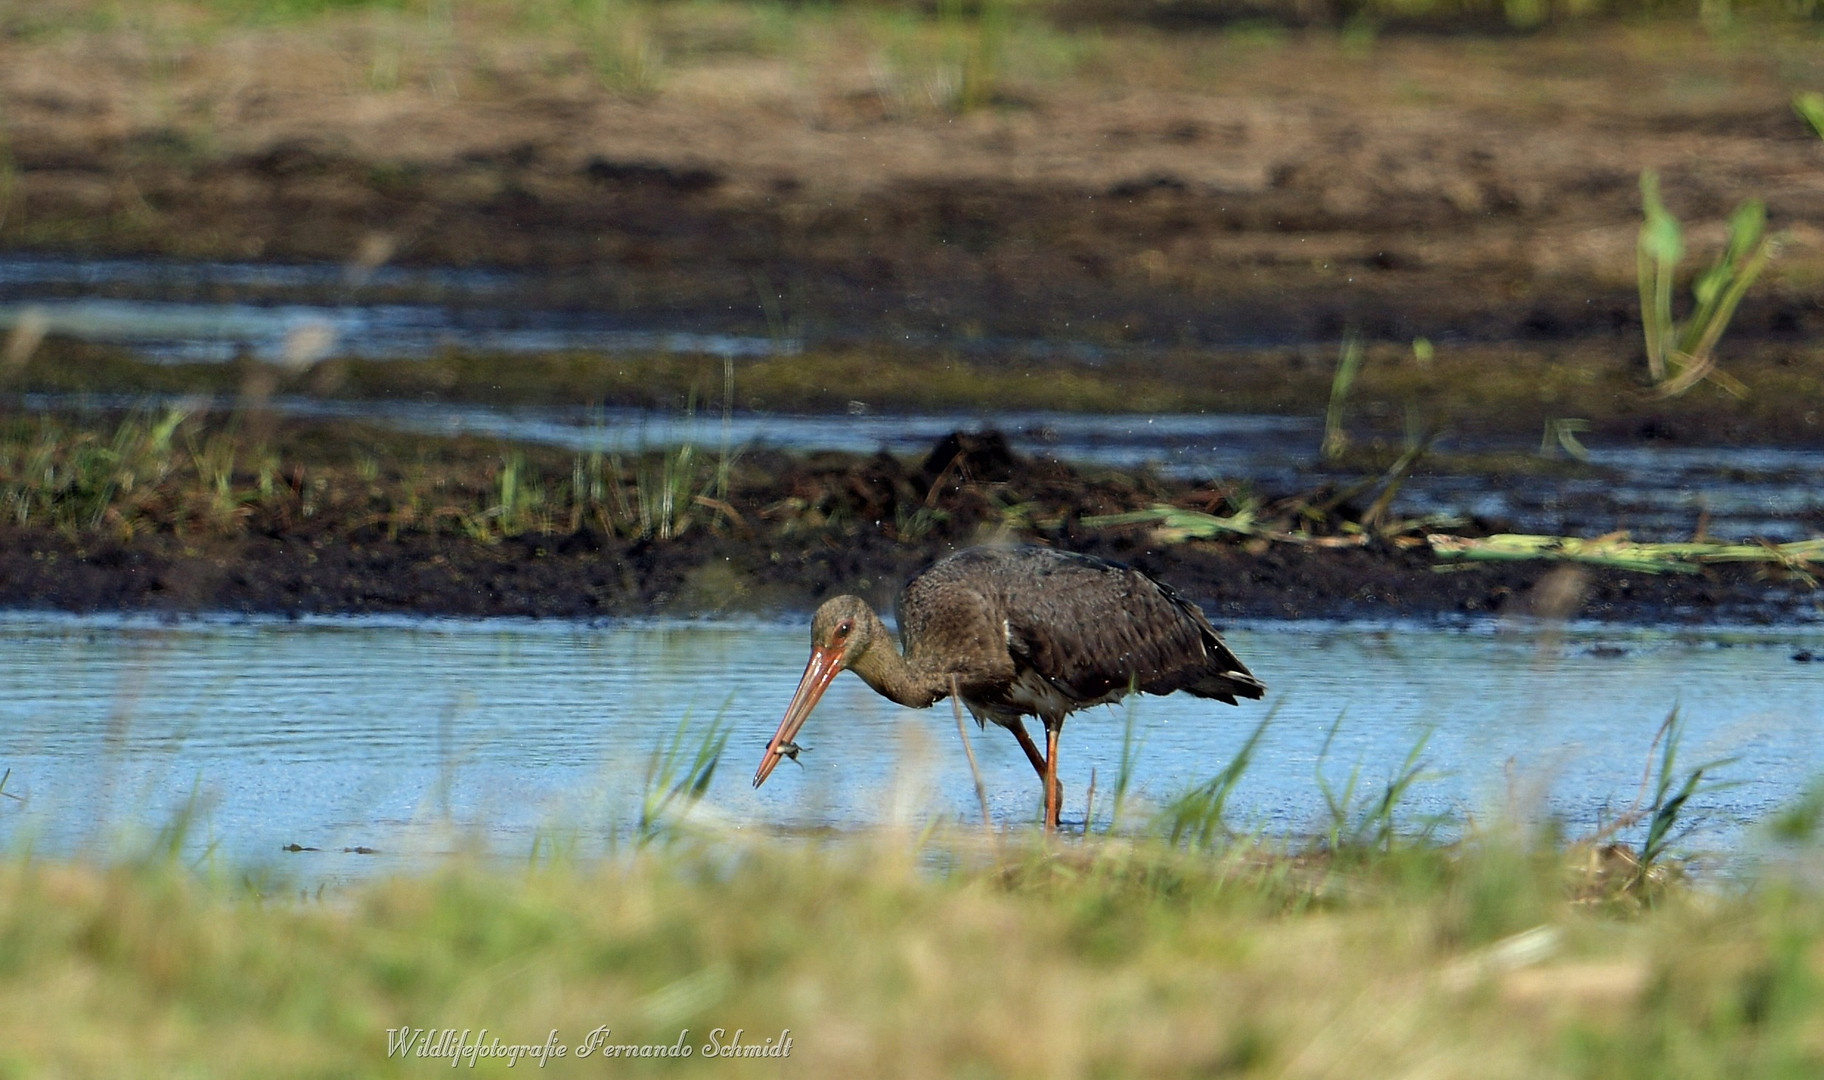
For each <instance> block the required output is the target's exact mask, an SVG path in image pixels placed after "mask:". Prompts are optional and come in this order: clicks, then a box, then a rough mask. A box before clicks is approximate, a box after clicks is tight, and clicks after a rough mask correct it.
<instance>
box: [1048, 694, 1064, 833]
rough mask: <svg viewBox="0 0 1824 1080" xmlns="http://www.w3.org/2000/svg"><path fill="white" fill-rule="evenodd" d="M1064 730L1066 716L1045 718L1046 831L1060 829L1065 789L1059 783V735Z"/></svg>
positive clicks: (1050, 831) (1053, 831)
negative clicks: (1059, 814) (1059, 817)
mask: <svg viewBox="0 0 1824 1080" xmlns="http://www.w3.org/2000/svg"><path fill="white" fill-rule="evenodd" d="M1063 730H1064V718H1063V717H1061V716H1060V717H1058V718H1057V719H1055V720H1053V719H1052V718H1051V717H1046V718H1045V831H1046V832H1048V833H1055V832H1057V831H1058V811H1059V810H1060V809H1061V808H1062V807H1063V805H1064V789H1063V788H1062V787H1060V786H1059V785H1058V735H1059V734H1060V733H1062V732H1063Z"/></svg>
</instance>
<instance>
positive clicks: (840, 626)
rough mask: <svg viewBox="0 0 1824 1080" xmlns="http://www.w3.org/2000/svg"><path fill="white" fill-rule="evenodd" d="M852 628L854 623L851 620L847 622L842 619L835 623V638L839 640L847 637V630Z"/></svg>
mask: <svg viewBox="0 0 1824 1080" xmlns="http://www.w3.org/2000/svg"><path fill="white" fill-rule="evenodd" d="M853 629H855V624H854V623H852V622H849V621H848V620H846V619H845V620H843V621H842V622H839V623H837V624H836V640H837V641H841V640H842V639H843V638H846V637H848V636H849V631H851V630H853Z"/></svg>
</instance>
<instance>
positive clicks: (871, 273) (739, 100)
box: [0, 11, 1824, 364]
mask: <svg viewBox="0 0 1824 1080" xmlns="http://www.w3.org/2000/svg"><path fill="white" fill-rule="evenodd" d="M480 17H481V16H480V15H473V16H459V17H458V18H457V20H456V22H455V23H454V24H453V25H452V26H451V28H450V29H449V32H448V34H449V36H448V39H447V40H440V43H439V44H438V45H437V50H436V52H435V56H434V57H432V56H430V54H428V53H427V57H426V58H417V57H415V55H414V54H413V52H412V50H413V48H414V45H413V42H412V41H411V40H407V41H406V43H405V45H404V46H403V48H404V49H405V51H406V66H405V69H404V75H402V76H400V77H399V78H398V80H397V81H396V82H386V83H384V84H377V83H376V81H375V78H374V76H373V71H374V70H375V68H374V67H373V64H375V63H377V62H378V61H377V60H376V59H375V57H376V56H378V55H379V54H378V53H376V52H375V51H374V50H376V49H379V48H381V46H382V45H384V44H385V41H384V40H382V39H383V38H384V34H385V33H387V32H394V31H387V30H386V27H385V26H382V25H380V24H376V23H374V22H372V21H367V22H364V21H360V20H359V19H354V18H352V17H351V19H350V20H347V21H342V22H337V21H335V20H329V21H326V22H319V23H313V24H310V25H309V26H307V27H304V28H291V29H286V28H283V27H279V28H253V29H249V28H237V29H233V30H228V31H222V32H221V35H222V36H218V37H217V38H215V39H213V40H211V41H209V42H208V43H207V44H196V45H192V44H188V43H186V42H185V41H184V39H183V37H182V36H181V35H172V34H167V35H165V36H164V37H162V38H160V37H158V36H157V35H154V34H152V33H150V32H149V31H145V30H136V29H134V28H133V27H132V26H130V25H124V26H120V27H117V28H115V29H113V30H109V31H97V32H92V33H84V34H74V35H72V34H65V35H55V34H15V35H11V36H0V101H4V102H5V104H6V112H5V128H4V138H5V141H6V151H7V155H8V158H9V160H10V163H11V170H12V173H13V175H12V177H11V179H10V180H9V185H10V187H9V193H8V202H9V206H8V211H7V214H6V217H5V220H4V222H3V223H0V248H5V249H12V250H34V251H59V252H85V253H104V252H105V253H130V254H167V255H174V256H181V257H186V258H199V257H211V258H214V257H227V258H242V259H245V258H258V259H276V260H297V259H321V260H332V261H339V262H349V263H351V265H354V266H357V267H359V266H371V265H373V264H374V263H376V262H380V261H385V260H389V259H390V260H395V261H403V262H409V263H415V264H426V265H452V266H500V267H514V268H524V269H530V270H535V271H536V272H537V273H538V274H539V275H540V276H541V279H542V283H541V285H540V287H539V290H538V291H539V295H540V297H541V299H542V301H543V302H544V303H546V304H549V305H552V306H581V307H588V308H594V309H601V310H610V311H616V312H623V313H626V314H628V315H630V316H635V317H639V318H643V319H647V320H650V321H653V322H657V323H661V324H664V325H672V326H677V325H689V326H691V327H693V328H696V329H704V330H707V329H716V328H722V329H738V330H742V331H747V332H759V333H765V332H767V330H768V328H769V325H770V326H771V327H772V328H773V329H775V330H777V329H780V328H789V329H791V330H793V331H795V332H802V333H804V334H805V335H807V336H809V337H811V338H813V339H817V340H822V341H826V342H828V341H843V340H850V339H860V340H892V339H895V338H899V339H901V340H903V339H904V338H905V337H906V336H907V335H911V336H912V337H913V338H915V339H918V340H932V341H939V342H941V341H947V340H960V341H979V340H994V339H997V338H1011V339H1021V340H1069V341H1087V342H1091V343H1097V344H1120V343H1126V344H1145V345H1151V346H1159V347H1184V348H1193V349H1195V348H1206V347H1218V346H1221V347H1242V348H1252V347H1257V346H1262V345H1273V344H1277V343H1284V342H1305V341H1313V340H1318V341H1325V340H1334V339H1335V338H1336V337H1338V336H1339V335H1340V334H1342V333H1343V332H1344V330H1345V329H1347V328H1355V329H1358V330H1360V331H1362V332H1363V333H1365V334H1366V335H1367V336H1369V337H1370V338H1372V339H1378V340H1388V341H1400V342H1404V341H1407V340H1410V339H1411V338H1412V337H1414V336H1418V335H1429V336H1431V337H1433V338H1439V339H1445V340H1459V341H1512V340H1517V341H1521V342H1531V343H1535V344H1536V345H1537V346H1538V347H1541V348H1548V347H1550V345H1551V344H1552V343H1554V342H1567V341H1596V342H1600V343H1601V347H1602V348H1604V349H1607V350H1611V351H1613V352H1616V353H1618V354H1621V355H1622V356H1624V357H1626V358H1629V359H1636V358H1637V357H1638V354H1639V352H1640V349H1639V346H1638V345H1637V344H1636V343H1635V340H1634V339H1635V337H1637V330H1636V315H1635V308H1636V299H1635V295H1634V292H1635V290H1634V281H1633V274H1634V262H1635V260H1634V244H1635V230H1636V227H1637V222H1638V220H1639V213H1640V211H1639V192H1638V187H1637V179H1638V176H1639V174H1640V172H1641V170H1642V169H1643V168H1655V169H1658V170H1659V171H1660V172H1661V173H1662V174H1663V175H1664V177H1665V186H1666V192H1667V198H1668V200H1669V202H1670V203H1671V205H1672V206H1673V209H1674V210H1675V211H1676V212H1678V213H1680V214H1681V215H1684V216H1685V217H1686V218H1687V220H1688V221H1690V222H1691V223H1693V224H1694V225H1696V226H1698V227H1697V229H1696V231H1695V232H1694V234H1693V235H1694V244H1695V242H1697V241H1701V244H1696V245H1695V246H1700V247H1701V246H1710V247H1713V246H1715V245H1716V244H1717V243H1719V242H1720V235H1721V226H1720V222H1721V220H1722V218H1723V216H1724V215H1725V214H1726V213H1727V211H1728V210H1729V209H1730V208H1731V207H1733V206H1734V205H1735V204H1736V203H1737V202H1739V201H1740V200H1741V199H1743V198H1747V197H1751V196H1752V197H1760V198H1765V199H1766V200H1767V203H1768V207H1769V215H1770V218H1771V221H1772V223H1773V225H1774V227H1775V228H1776V229H1780V230H1784V231H1785V233H1786V236H1787V243H1786V247H1785V252H1784V255H1783V256H1782V259H1781V262H1780V263H1779V264H1778V267H1777V269H1776V271H1775V272H1774V274H1773V275H1772V279H1771V280H1770V281H1769V283H1768V284H1767V286H1766V287H1764V288H1761V289H1757V291H1756V292H1755V293H1753V294H1751V295H1750V297H1749V298H1748V300H1747V301H1746V302H1745V303H1744V305H1743V308H1742V311H1741V314H1740V316H1739V317H1738V320H1737V325H1736V326H1735V328H1734V329H1732V331H1731V337H1730V340H1731V341H1732V342H1735V343H1742V344H1746V345H1757V344H1758V345H1764V346H1768V347H1772V348H1776V349H1779V350H1783V351H1784V353H1785V354H1787V355H1788V358H1789V359H1790V358H1792V357H1797V358H1799V359H1800V360H1802V361H1803V362H1805V363H1809V364H1816V363H1817V360H1816V356H1815V348H1813V347H1812V346H1811V344H1810V343H1811V342H1812V341H1813V340H1815V338H1816V336H1817V334H1818V332H1819V331H1820V330H1824V308H1820V307H1819V306H1818V304H1817V303H1816V302H1815V299H1816V298H1815V295H1814V290H1813V289H1812V287H1811V286H1812V283H1814V282H1815V281H1816V280H1818V279H1819V277H1820V272H1821V271H1824V143H1820V141H1819V139H1818V138H1817V137H1816V136H1815V135H1814V134H1812V133H1811V132H1810V131H1809V130H1808V129H1807V128H1806V127H1805V125H1804V123H1803V122H1802V121H1800V120H1799V119H1798V118H1797V117H1796V116H1795V115H1794V114H1793V112H1792V109H1791V107H1790V100H1791V94H1792V92H1793V91H1794V90H1795V89H1800V88H1807V87H1812V86H1815V85H1820V84H1824V60H1821V59H1820V58H1819V54H1818V53H1817V51H1816V49H1815V46H1814V45H1813V43H1812V41H1811V39H1810V38H1809V37H1807V36H1806V35H1807V34H1808V33H1809V31H1805V30H1803V29H1798V30H1795V29H1792V28H1790V27H1783V26H1773V27H1766V26H1754V27H1749V26H1746V25H1744V26H1743V27H1742V28H1741V29H1739V30H1738V31H1736V32H1735V33H1733V34H1730V33H1718V34H1711V33H1706V32H1704V31H1703V30H1701V29H1700V28H1698V27H1697V25H1696V24H1695V23H1692V22H1689V21H1667V22H1665V23H1664V24H1660V23H1654V24H1650V25H1646V26H1632V27H1630V26H1624V25H1618V24H1594V25H1581V26H1577V27H1574V28H1569V29H1566V30H1564V31H1562V32H1542V33H1538V34H1534V35H1512V34H1504V35H1499V36H1495V37H1489V38H1484V37H1478V36H1474V35H1456V34H1449V35H1437V34H1421V35H1395V34H1388V35H1385V36H1382V37H1380V38H1378V39H1377V38H1374V37H1372V36H1363V35H1360V34H1357V35H1355V36H1353V37H1351V36H1348V35H1338V34H1336V33H1332V32H1324V31H1310V32H1303V31H1293V30H1285V29H1280V30H1275V31H1272V32H1267V33H1263V32H1260V31H1259V30H1258V29H1256V30H1253V31H1246V32H1244V31H1228V30H1210V29H1207V28H1205V29H1198V30H1187V29H1184V28H1178V29H1177V30H1176V31H1174V32H1172V33H1169V34H1167V33H1161V32H1159V31H1157V30H1153V29H1149V28H1147V27H1144V26H1138V27H1136V26H1117V27H1111V28H1105V29H1102V30H1098V31H1096V32H1095V33H1094V34H1093V36H1090V37H1087V38H1082V39H1073V38H1069V37H1065V38H1063V39H1060V37H1059V35H1060V34H1061V33H1066V32H1065V31H1060V30H1059V29H1057V28H1056V27H1047V26H1024V25H1022V26H1021V27H1019V28H1016V30H1015V31H1013V32H1011V33H1010V36H1009V38H1008V40H1007V42H1006V43H1005V44H1004V56H1003V60H1002V67H1001V69H1000V70H999V71H998V72H997V74H996V79H997V82H996V84H995V91H994V93H993V94H991V95H989V97H988V100H987V101H986V102H985V103H984V104H983V105H981V106H980V107H975V108H964V107H962V106H961V105H949V106H946V105H944V104H943V103H942V102H941V101H939V100H938V99H937V98H934V97H932V96H931V94H928V93H922V92H915V91H916V88H917V87H918V86H920V85H924V84H923V83H921V82H920V80H925V81H926V82H928V81H929V79H931V78H935V77H936V74H941V72H935V73H934V72H927V71H924V70H923V69H921V68H920V67H919V63H920V61H918V60H917V58H916V56H912V57H911V58H907V50H909V49H910V50H912V52H913V53H916V50H915V49H912V45H911V44H907V43H905V42H898V43H896V42H895V41H894V40H885V39H883V38H882V37H881V35H882V34H884V33H886V31H884V30H879V29H878V28H875V29H870V28H869V27H870V26H872V24H868V23H865V22H856V21H852V20H851V21H845V20H844V19H841V18H834V19H823V20H815V19H806V20H803V22H804V25H803V26H800V27H798V28H797V29H796V30H794V31H792V34H795V35H796V36H795V37H791V40H789V41H788V42H786V43H785V44H780V45H776V46H774V47H772V48H771V49H770V50H769V49H767V48H761V47H759V46H755V45H753V44H752V39H753V37H754V33H755V32H754V31H752V28H751V27H747V26H746V24H741V25H738V26H735V27H733V28H732V29H731V28H730V27H728V26H720V25H718V28H716V29H715V33H714V34H710V33H709V31H707V30H704V29H703V28H702V27H693V26H690V25H674V26H671V27H670V28H669V31H667V30H666V29H665V28H664V27H661V28H660V29H658V30H653V31H651V32H652V33H654V34H657V35H659V37H660V38H661V39H664V34H665V33H666V32H669V33H670V34H671V38H670V39H664V40H662V41H661V44H666V45H668V46H669V47H670V48H669V51H667V52H666V54H665V55H666V56H667V61H666V63H667V67H666V69H665V71H664V72H663V73H662V75H661V76H660V77H655V79H654V81H653V82H652V83H651V84H650V85H648V86H639V87H634V88H626V87H622V88H615V87H612V86H604V85H603V84H602V82H601V80H600V79H598V78H594V77H591V75H590V73H589V69H588V68H587V65H586V64H584V63H583V59H584V58H582V57H581V56H580V54H579V53H578V52H577V46H576V45H575V44H574V43H566V42H561V41H541V40H537V39H527V37H526V35H525V34H523V33H518V34H516V33H512V32H507V31H505V30H503V29H502V28H501V27H497V26H492V25H487V24H483V23H481V22H476V21H475V20H477V19H479V18H480ZM665 17H666V18H672V19H677V20H688V19H689V18H691V17H692V16H690V15H689V13H688V12H687V11H686V12H683V13H682V14H674V15H667V16H665ZM729 17H731V18H736V20H737V22H739V18H738V17H736V16H729ZM388 25H390V24H388ZM706 34H709V36H710V37H714V38H715V40H716V41H720V42H722V44H720V45H717V46H715V47H713V48H712V47H709V46H707V45H703V44H702V42H701V40H699V39H703V38H704V36H705V35H706ZM717 34H719V35H721V36H720V37H716V35H717ZM731 35H732V37H731ZM743 35H745V36H743ZM788 36H790V35H788ZM673 39H675V40H673ZM724 39H728V40H724ZM387 40H390V39H387ZM731 40H732V41H733V42H735V44H732V45H731V44H729V41H731ZM909 40H911V39H909ZM1060 40H1063V41H1064V42H1065V44H1060V43H1059V42H1060ZM1073 41H1074V42H1075V44H1069V43H1070V42H1073ZM1085 42H1087V43H1085ZM693 43H694V44H693ZM743 43H745V44H743ZM901 46H904V47H903V48H902V47H901ZM1067 46H1068V47H1069V48H1076V49H1078V51H1079V53H1080V56H1079V59H1078V60H1077V61H1076V62H1074V63H1069V64H1066V63H1062V62H1058V63H1049V62H1047V63H1049V66H1047V63H1041V60H1043V58H1044V57H1045V56H1049V55H1050V54H1049V53H1045V52H1044V50H1045V49H1048V48H1049V49H1053V50H1054V51H1055V50H1062V49H1065V48H1066V47H1067ZM427 48H428V46H427ZM896 50H897V51H896ZM895 56H898V57H900V59H899V61H898V62H897V66H895V65H894V64H892V63H889V62H888V61H889V59H891V58H892V57H895ZM433 61H434V62H433ZM933 63H935V61H933ZM415 64H416V65H418V66H414V65H415ZM883 64H884V65H886V67H884V68H883ZM889 69H890V70H889ZM1316 72H1322V73H1323V76H1322V77H1321V78H1315V77H1313V73H1316Z"/></svg>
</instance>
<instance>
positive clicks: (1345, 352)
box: [1320, 332, 1364, 461]
mask: <svg viewBox="0 0 1824 1080" xmlns="http://www.w3.org/2000/svg"><path fill="white" fill-rule="evenodd" d="M1363 356H1364V352H1363V349H1362V339H1361V338H1360V337H1359V336H1358V335H1356V334H1355V333H1353V332H1351V333H1348V334H1345V335H1343V344H1342V347H1341V348H1340V349H1339V350H1338V352H1337V356H1336V374H1335V375H1334V376H1332V377H1331V380H1330V404H1329V405H1328V406H1326V407H1325V409H1324V442H1323V446H1322V447H1321V455H1320V456H1321V457H1322V458H1323V460H1325V461H1336V460H1337V459H1339V458H1341V457H1342V456H1343V452H1344V451H1345V450H1347V449H1349V432H1348V431H1346V430H1344V428H1343V416H1344V408H1345V407H1346V406H1347V405H1348V402H1349V388H1350V387H1352V386H1354V385H1355V377H1356V375H1357V374H1358V373H1359V372H1360V371H1361V369H1362V358H1363Z"/></svg>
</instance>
